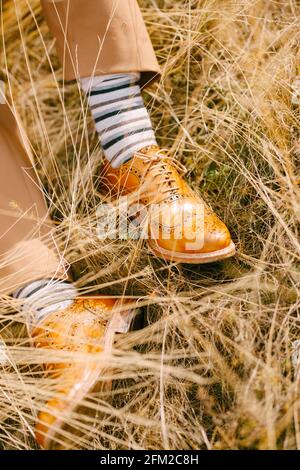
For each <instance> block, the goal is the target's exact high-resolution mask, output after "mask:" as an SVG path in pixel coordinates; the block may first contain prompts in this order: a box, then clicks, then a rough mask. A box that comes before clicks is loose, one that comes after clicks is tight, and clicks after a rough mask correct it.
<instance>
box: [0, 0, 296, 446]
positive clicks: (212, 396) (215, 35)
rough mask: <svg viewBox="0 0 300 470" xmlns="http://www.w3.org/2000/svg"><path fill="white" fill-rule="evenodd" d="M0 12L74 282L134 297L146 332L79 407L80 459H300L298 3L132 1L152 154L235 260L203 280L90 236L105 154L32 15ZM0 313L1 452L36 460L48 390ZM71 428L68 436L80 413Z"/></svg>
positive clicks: (35, 10)
mask: <svg viewBox="0 0 300 470" xmlns="http://www.w3.org/2000/svg"><path fill="white" fill-rule="evenodd" d="M1 4H2V13H1V20H2V28H3V31H4V41H2V40H1V49H2V50H1V53H0V74H1V78H2V79H3V80H4V81H6V83H7V90H8V92H9V93H10V94H11V96H12V97H13V101H14V105H15V107H16V110H17V111H18V113H19V115H20V118H21V120H22V123H23V125H24V128H25V130H26V133H27V135H28V138H29V140H30V143H31V145H32V148H33V151H34V155H35V159H36V163H37V168H38V172H39V175H40V177H41V179H42V181H43V183H44V185H45V191H46V192H47V195H48V201H49V210H50V212H51V215H52V216H53V218H54V220H55V223H56V224H57V229H56V230H57V240H58V243H59V245H60V247H61V248H62V250H63V251H64V253H65V256H66V259H67V260H68V262H70V263H71V264H72V272H73V276H74V278H75V280H76V285H77V286H78V287H79V288H80V291H81V293H83V294H84V293H88V292H96V293H104V294H113V295H118V296H134V297H136V298H138V299H140V302H141V303H142V304H143V305H144V314H145V316H146V317H147V319H148V325H147V326H146V327H145V328H144V329H142V330H140V331H135V332H131V333H129V334H128V335H120V336H119V337H118V340H117V342H116V344H115V348H114V351H113V354H112V357H111V358H110V361H111V362H110V363H111V365H112V366H113V367H114V371H113V372H112V371H110V372H107V376H109V377H111V376H113V378H114V379H115V380H114V383H113V391H112V393H111V394H110V393H109V394H108V393H106V394H105V393H104V392H103V393H98V394H94V395H93V396H91V397H89V398H90V400H89V404H88V406H90V407H91V408H93V407H94V408H95V407H96V408H97V409H98V410H100V412H101V413H100V414H101V417H99V419H98V420H97V421H96V422H90V421H88V420H86V421H84V423H85V429H86V437H84V438H82V441H81V444H80V447H81V448H94V449H95V448H98V449H103V448H105V449H140V448H145V449H198V448H201V449H254V448H255V449H299V448H300V416H299V412H300V401H299V399H300V393H299V385H300V368H299V370H298V371H297V370H293V367H292V364H291V360H290V357H291V353H292V342H293V341H294V340H296V339H300V310H299V307H300V306H299V302H300V300H299V294H300V239H299V228H300V226H299V219H300V188H299V183H300V174H299V171H300V163H299V157H300V140H299V138H300V126H299V122H300V121H299V117H300V116H299V114H300V105H299V103H300V99H299V101H298V99H297V96H296V95H297V90H295V86H294V87H293V83H294V82H295V78H296V76H299V75H300V53H299V41H300V33H299V15H300V4H299V2H298V1H296V0H277V1H275V0H274V1H272V0H270V1H264V0H251V1H250V0H240V1H235V2H232V1H221V0H202V1H200V0H184V1H180V0H143V1H140V5H141V7H142V11H143V15H144V18H145V21H146V24H147V27H148V30H149V33H150V35H151V38H152V40H153V44H154V48H155V51H156V53H157V56H158V59H159V62H160V64H161V66H162V71H163V74H162V80H161V81H160V83H158V84H154V85H153V86H152V88H149V89H148V90H147V92H146V93H145V101H146V103H147V107H148V109H149V111H150V113H151V117H152V119H153V123H154V125H155V128H156V131H157V136H158V139H159V143H160V144H161V145H162V146H163V147H167V148H169V149H170V150H171V152H172V154H173V155H174V156H176V158H177V159H178V160H179V161H180V162H181V163H183V164H184V165H185V166H186V168H187V170H188V173H187V179H188V180H189V182H190V183H191V185H192V187H193V188H194V189H196V190H197V191H199V192H200V193H201V195H203V197H204V198H205V200H206V201H207V203H208V204H209V205H210V206H211V207H212V208H213V209H214V210H215V211H216V212H217V214H218V215H219V216H220V217H221V218H222V219H223V220H224V221H225V222H226V224H227V225H228V227H229V229H230V231H231V233H232V237H233V240H234V242H235V243H236V245H237V255H236V257H234V258H232V259H229V260H226V261H223V262H219V263H214V264H211V265H199V266H197V265H193V266H192V265H179V264H178V265H176V264H174V263H173V264H168V263H165V262H163V261H160V260H159V259H156V258H154V257H153V255H151V254H150V252H149V251H148V250H147V247H146V246H145V245H143V244H141V243H136V242H134V241H126V240H125V241H124V240H123V241H120V240H106V241H99V240H98V239H97V237H96V235H95V230H94V228H95V221H96V217H95V211H96V209H97V208H98V207H100V206H101V204H102V203H103V196H102V195H101V185H100V184H99V168H100V166H101V161H102V158H103V157H102V153H101V149H100V146H99V143H98V139H97V137H96V135H95V132H94V130H93V123H92V120H91V117H90V115H89V114H88V117H87V119H86V102H85V101H84V96H83V95H82V94H81V93H80V90H79V86H78V84H76V83H74V82H72V83H64V82H63V81H62V70H61V68H60V66H59V63H58V59H57V56H56V51H55V46H54V41H53V39H52V38H51V36H50V33H49V32H48V28H47V25H46V23H45V21H44V19H43V15H42V12H41V7H40V4H39V1H38V0H30V1H29V0H17V1H14V0H7V1H4V2H3V1H2V2H1ZM3 31H2V32H3ZM4 45H5V47H3V46H4ZM299 94H300V92H299ZM0 112H1V108H0ZM0 158H1V156H0ZM0 302H1V303H0V312H1V313H0V323H1V336H2V338H3V339H4V340H5V343H6V350H5V351H4V352H3V355H4V354H5V355H6V357H7V358H8V362H9V363H7V362H5V361H4V362H3V365H2V371H1V374H0V443H1V446H2V448H4V449H32V448H35V446H36V444H35V441H34V438H33V426H34V419H35V417H36V413H37V411H38V410H39V409H40V407H41V405H42V403H44V401H45V400H46V399H47V398H49V397H50V396H51V394H52V393H53V392H52V387H53V383H52V382H51V380H50V379H49V378H47V377H45V376H44V375H43V372H42V369H41V367H40V366H41V363H42V362H43V361H44V360H45V354H42V352H41V351H40V350H36V349H34V348H32V347H30V346H29V345H28V341H27V337H26V333H25V328H24V321H25V320H24V315H22V314H21V313H18V314H16V313H15V312H14V305H13V303H12V301H11V300H10V299H9V298H7V297H5V298H1V299H0ZM59 359H60V358H59V357H58V360H59ZM61 360H63V358H61ZM68 360H69V358H68ZM0 367H1V366H0ZM105 378H106V377H104V379H105ZM72 419H73V422H74V423H75V425H78V427H80V426H81V425H82V424H81V423H82V422H83V420H84V417H83V416H81V415H80V414H77V415H74V416H73V417H72Z"/></svg>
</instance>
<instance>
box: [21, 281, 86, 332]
mask: <svg viewBox="0 0 300 470" xmlns="http://www.w3.org/2000/svg"><path fill="white" fill-rule="evenodd" d="M12 295H13V297H14V298H15V299H21V300H22V310H23V311H25V312H28V313H29V314H31V315H32V318H31V320H30V323H31V324H32V325H33V326H34V325H37V324H38V323H39V322H40V321H42V320H43V319H44V318H45V317H46V316H47V315H48V314H49V313H52V312H57V311H59V310H64V309H65V308H67V307H69V306H70V305H72V303H73V301H74V299H75V297H76V296H77V289H76V287H75V286H74V285H73V284H70V283H68V282H65V281H61V280H59V279H42V280H38V281H34V282H31V283H29V284H27V285H26V286H23V287H21V288H20V289H18V290H16V291H15V292H14V293H13V294H12Z"/></svg>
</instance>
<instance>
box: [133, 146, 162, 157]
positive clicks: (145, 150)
mask: <svg viewBox="0 0 300 470" xmlns="http://www.w3.org/2000/svg"><path fill="white" fill-rule="evenodd" d="M158 150H159V146H158V145H148V147H143V148H142V149H141V150H139V151H138V153H142V154H143V155H151V154H152V153H156V152H158Z"/></svg>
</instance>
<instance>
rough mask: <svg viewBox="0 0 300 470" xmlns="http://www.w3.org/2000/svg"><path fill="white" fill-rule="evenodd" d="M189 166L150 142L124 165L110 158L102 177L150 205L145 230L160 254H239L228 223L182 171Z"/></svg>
mask: <svg viewBox="0 0 300 470" xmlns="http://www.w3.org/2000/svg"><path fill="white" fill-rule="evenodd" d="M184 171H185V168H184V167H183V166H182V165H181V164H180V163H179V162H177V161H176V160H175V159H173V158H171V157H169V156H168V155H167V153H166V151H165V150H159V148H158V147H156V146H150V147H146V148H144V149H142V150H140V151H139V152H138V153H136V154H135V155H134V157H133V158H132V159H131V160H130V161H129V162H126V163H124V164H123V165H121V167H120V168H116V169H115V168H112V167H111V165H110V164H109V163H107V164H106V165H105V166H104V168H103V173H102V176H103V180H102V181H103V184H104V185H105V187H106V189H107V191H109V192H110V195H111V196H112V197H118V196H121V195H129V194H130V195H131V196H135V199H134V202H135V203H136V202H137V201H138V203H139V205H140V206H141V207H143V206H145V207H146V208H147V211H146V212H147V217H146V218H145V219H144V228H145V226H146V230H144V233H147V236H146V238H147V240H148V245H149V247H150V249H151V251H152V252H153V253H154V254H156V255H157V256H159V257H161V258H164V259H166V260H170V261H178V262H182V263H209V262H212V261H217V260H221V259H224V258H228V257H230V256H232V255H234V253H235V245H234V243H233V242H232V240H231V236H230V233H229V231H228V229H227V227H226V226H225V224H224V223H223V222H221V220H220V219H218V217H217V216H216V214H214V213H213V212H212V211H211V210H210V209H209V208H208V207H207V205H206V204H205V202H204V201H203V199H202V198H201V197H200V196H198V195H197V194H196V193H195V192H194V191H193V190H192V189H191V188H190V187H189V185H188V184H187V183H186V182H185V181H184V180H183V178H182V176H181V175H180V173H181V172H184ZM142 212H143V211H142V209H141V210H140V211H139V215H140V214H141V213H142Z"/></svg>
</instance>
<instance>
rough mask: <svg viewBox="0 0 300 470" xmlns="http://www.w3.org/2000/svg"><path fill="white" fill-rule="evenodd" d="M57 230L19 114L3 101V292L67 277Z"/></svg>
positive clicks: (0, 262)
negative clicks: (21, 133) (23, 140)
mask: <svg viewBox="0 0 300 470" xmlns="http://www.w3.org/2000/svg"><path fill="white" fill-rule="evenodd" d="M52 230H53V227H52V226H51V221H50V220H49V219H48V216H47V207H46V204H45V200H44V197H43V193H42V190H41V189H40V187H39V184H38V181H37V178H36V175H35V172H34V170H33V169H32V164H31V162H30V160H29V158H28V156H27V153H26V152H25V150H24V148H23V146H22V145H21V142H20V137H19V134H18V130H17V125H16V122H15V120H14V117H13V115H12V113H11V112H10V110H9V107H8V105H6V104H0V295H3V294H9V293H11V292H12V291H13V290H14V289H15V288H17V287H18V286H20V285H23V284H25V283H28V282H31V281H33V280H36V279H41V278H45V277H52V276H54V277H60V278H66V273H65V268H64V263H63V261H62V260H60V259H59V255H58V251H57V249H56V246H55V243H54V240H53V237H52V234H51V232H52Z"/></svg>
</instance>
